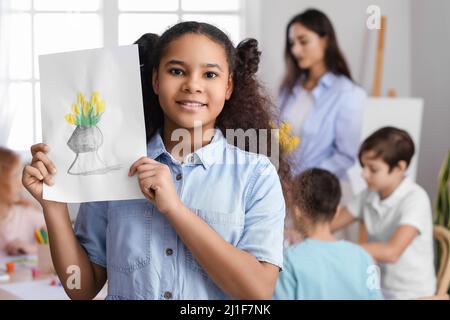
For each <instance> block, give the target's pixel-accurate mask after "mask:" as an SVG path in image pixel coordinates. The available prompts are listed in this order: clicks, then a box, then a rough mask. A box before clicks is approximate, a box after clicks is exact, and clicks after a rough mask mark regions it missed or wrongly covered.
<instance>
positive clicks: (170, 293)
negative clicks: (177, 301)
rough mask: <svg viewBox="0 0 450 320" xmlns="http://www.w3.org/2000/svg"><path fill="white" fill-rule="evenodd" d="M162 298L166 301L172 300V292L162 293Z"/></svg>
mask: <svg viewBox="0 0 450 320" xmlns="http://www.w3.org/2000/svg"><path fill="white" fill-rule="evenodd" d="M164 298H165V299H167V300H169V299H172V292H169V291H166V292H164Z"/></svg>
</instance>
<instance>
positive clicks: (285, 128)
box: [277, 122, 300, 153]
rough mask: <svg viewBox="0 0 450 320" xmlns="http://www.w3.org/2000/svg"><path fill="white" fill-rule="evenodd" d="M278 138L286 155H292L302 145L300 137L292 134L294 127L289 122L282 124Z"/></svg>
mask: <svg viewBox="0 0 450 320" xmlns="http://www.w3.org/2000/svg"><path fill="white" fill-rule="evenodd" d="M277 137H278V141H279V142H280V146H281V149H282V150H283V151H284V152H286V153H291V152H292V151H294V150H295V149H296V148H297V147H298V146H299V144H300V137H298V136H295V135H293V134H292V127H291V124H290V123H288V122H282V123H281V125H280V128H279V131H278V135H277Z"/></svg>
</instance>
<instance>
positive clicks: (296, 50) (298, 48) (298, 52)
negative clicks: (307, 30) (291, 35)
mask: <svg viewBox="0 0 450 320" xmlns="http://www.w3.org/2000/svg"><path fill="white" fill-rule="evenodd" d="M291 53H292V55H293V56H294V57H296V58H297V59H298V58H299V57H300V55H301V53H302V48H301V45H300V44H299V43H297V42H294V44H293V45H292V47H291Z"/></svg>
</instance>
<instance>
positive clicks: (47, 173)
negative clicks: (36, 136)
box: [22, 143, 56, 207]
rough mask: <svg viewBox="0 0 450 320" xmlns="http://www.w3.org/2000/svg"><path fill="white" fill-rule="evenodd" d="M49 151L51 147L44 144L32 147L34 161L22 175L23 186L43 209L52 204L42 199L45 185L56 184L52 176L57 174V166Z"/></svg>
mask: <svg viewBox="0 0 450 320" xmlns="http://www.w3.org/2000/svg"><path fill="white" fill-rule="evenodd" d="M48 151H49V147H48V146H47V145H46V144H43V143H38V144H35V145H33V146H31V155H32V156H33V159H32V160H31V164H30V165H27V166H25V168H24V169H23V173H22V184H23V185H24V187H25V188H26V189H27V190H28V192H30V193H31V195H32V196H33V197H34V198H35V199H36V200H37V201H38V202H39V203H40V204H41V206H42V207H44V206H45V205H48V203H50V202H51V201H45V200H43V199H42V191H43V183H46V184H47V185H49V186H52V185H53V184H54V182H53V179H52V174H54V173H56V168H55V165H54V164H53V162H52V161H51V160H50V159H49V158H48V157H47V155H46V153H47V152H48Z"/></svg>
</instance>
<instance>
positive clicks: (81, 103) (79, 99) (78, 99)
mask: <svg viewBox="0 0 450 320" xmlns="http://www.w3.org/2000/svg"><path fill="white" fill-rule="evenodd" d="M77 101H78V104H79V105H80V106H83V105H84V101H85V100H84V94H82V93H81V92H80V93H78V95H77Z"/></svg>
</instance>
